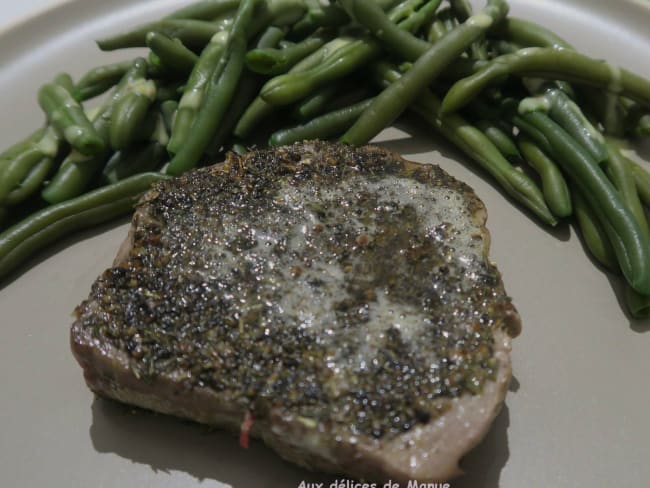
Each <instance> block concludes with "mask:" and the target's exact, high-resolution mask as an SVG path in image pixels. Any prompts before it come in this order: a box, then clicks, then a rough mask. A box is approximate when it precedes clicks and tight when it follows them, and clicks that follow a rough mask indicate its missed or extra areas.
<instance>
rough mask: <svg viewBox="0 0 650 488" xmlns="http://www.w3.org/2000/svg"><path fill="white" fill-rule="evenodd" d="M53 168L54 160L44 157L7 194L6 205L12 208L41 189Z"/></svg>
mask: <svg viewBox="0 0 650 488" xmlns="http://www.w3.org/2000/svg"><path fill="white" fill-rule="evenodd" d="M53 166H54V158H52V157H48V156H46V157H44V158H42V159H41V160H40V161H39V162H37V163H36V164H35V165H34V166H33V167H32V169H31V170H30V171H29V173H27V175H25V177H24V178H23V180H22V181H21V182H20V183H19V184H18V186H17V187H16V188H14V189H13V190H11V192H9V194H8V195H7V199H6V200H5V203H6V205H7V206H10V207H14V206H16V205H18V204H20V203H22V202H24V201H25V200H27V199H28V198H29V197H31V196H32V195H33V194H34V193H36V192H37V191H38V190H39V189H40V188H41V185H42V184H43V182H44V181H45V179H46V178H47V175H48V174H49V173H50V171H51V170H52V167H53Z"/></svg>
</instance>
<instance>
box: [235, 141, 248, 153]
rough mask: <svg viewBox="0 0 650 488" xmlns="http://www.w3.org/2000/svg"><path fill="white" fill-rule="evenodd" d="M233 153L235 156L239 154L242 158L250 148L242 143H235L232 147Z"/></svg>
mask: <svg viewBox="0 0 650 488" xmlns="http://www.w3.org/2000/svg"><path fill="white" fill-rule="evenodd" d="M231 151H232V152H234V153H235V154H239V155H240V156H243V155H244V154H246V153H247V152H248V148H247V147H246V146H245V145H243V144H242V143H240V142H235V143H234V144H233V145H232V147H231Z"/></svg>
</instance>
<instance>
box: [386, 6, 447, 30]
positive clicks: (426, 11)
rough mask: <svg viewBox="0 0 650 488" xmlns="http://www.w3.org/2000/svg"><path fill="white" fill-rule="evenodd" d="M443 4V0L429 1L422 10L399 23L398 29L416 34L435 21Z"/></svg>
mask: <svg viewBox="0 0 650 488" xmlns="http://www.w3.org/2000/svg"><path fill="white" fill-rule="evenodd" d="M441 3H442V0H429V1H428V2H427V3H426V4H425V5H424V6H423V7H422V8H420V10H418V11H417V12H413V13H412V14H411V15H409V16H408V17H407V18H406V19H404V20H402V21H401V22H399V23H398V24H397V25H398V27H399V28H400V29H402V30H403V31H406V32H410V33H411V34H414V33H416V32H417V31H419V30H420V29H421V28H422V26H424V25H427V24H429V23H431V22H432V21H433V19H434V18H435V15H436V11H437V10H438V7H439V6H440V4H441Z"/></svg>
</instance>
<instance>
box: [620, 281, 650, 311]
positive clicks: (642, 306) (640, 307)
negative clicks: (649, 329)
mask: <svg viewBox="0 0 650 488" xmlns="http://www.w3.org/2000/svg"><path fill="white" fill-rule="evenodd" d="M625 304H626V306H627V309H628V310H629V311H630V315H632V317H634V318H635V319H647V318H650V295H642V294H640V293H637V292H636V291H634V290H633V289H632V288H631V287H629V286H626V287H625Z"/></svg>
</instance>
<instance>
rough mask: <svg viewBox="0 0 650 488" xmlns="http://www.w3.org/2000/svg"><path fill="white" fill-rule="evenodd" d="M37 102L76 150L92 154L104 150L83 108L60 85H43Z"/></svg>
mask: <svg viewBox="0 0 650 488" xmlns="http://www.w3.org/2000/svg"><path fill="white" fill-rule="evenodd" d="M38 103H39V105H40V106H41V108H42V109H43V111H44V112H45V113H46V115H47V118H48V121H49V122H50V123H51V124H52V125H53V126H54V127H55V128H56V129H58V130H59V132H61V134H63V137H64V138H65V140H66V141H68V142H69V143H70V145H71V146H72V147H73V148H75V149H76V150H77V151H79V152H81V153H82V154H85V155H88V156H92V155H95V154H98V153H100V152H102V151H103V150H104V141H103V140H102V139H101V137H100V136H99V134H97V131H95V128H94V127H93V126H92V123H91V122H90V121H89V120H88V117H86V114H85V113H84V111H83V108H82V107H81V105H79V102H77V101H76V100H75V99H74V98H73V96H72V95H71V94H70V92H69V91H67V90H66V89H65V88H64V87H63V86H62V85H57V84H55V83H47V84H45V85H43V86H42V87H41V89H40V90H39V92H38Z"/></svg>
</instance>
